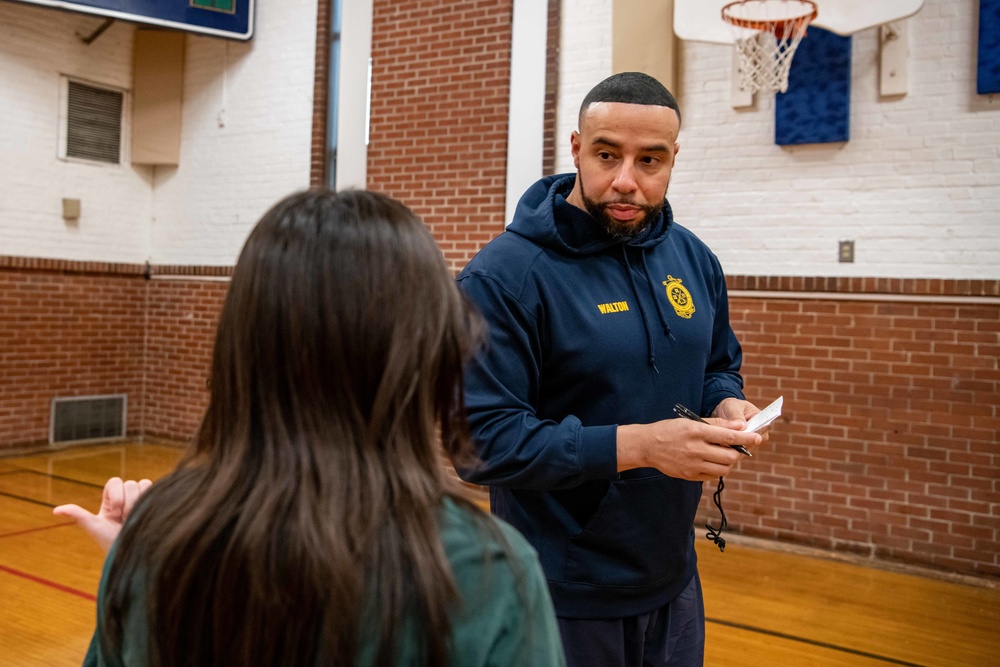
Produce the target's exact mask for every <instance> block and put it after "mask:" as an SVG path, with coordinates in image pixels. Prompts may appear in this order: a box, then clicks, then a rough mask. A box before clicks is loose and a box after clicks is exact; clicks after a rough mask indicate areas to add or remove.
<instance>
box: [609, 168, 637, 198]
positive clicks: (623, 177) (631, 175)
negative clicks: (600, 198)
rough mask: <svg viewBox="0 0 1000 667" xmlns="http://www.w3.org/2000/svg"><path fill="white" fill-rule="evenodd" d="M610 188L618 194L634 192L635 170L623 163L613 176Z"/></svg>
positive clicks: (635, 186)
mask: <svg viewBox="0 0 1000 667" xmlns="http://www.w3.org/2000/svg"><path fill="white" fill-rule="evenodd" d="M611 187H613V188H614V189H615V190H616V191H618V192H635V191H636V189H637V188H638V186H637V185H636V183H635V169H634V168H633V166H632V164H631V163H629V162H627V161H625V162H623V163H622V166H621V167H619V169H618V173H617V174H615V180H614V181H612V183H611Z"/></svg>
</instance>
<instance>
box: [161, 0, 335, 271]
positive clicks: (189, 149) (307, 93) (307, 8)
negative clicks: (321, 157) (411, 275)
mask: <svg viewBox="0 0 1000 667" xmlns="http://www.w3.org/2000/svg"><path fill="white" fill-rule="evenodd" d="M256 8H257V20H256V30H255V33H254V38H253V39H252V40H250V41H249V42H233V41H226V40H219V39H212V38H207V37H200V36H194V37H192V36H189V37H188V48H187V60H186V66H185V84H184V114H183V119H182V127H183V130H182V137H181V158H180V166H179V167H177V168H176V169H167V168H162V167H161V168H157V170H156V182H155V202H156V212H155V215H156V219H155V222H154V225H153V234H152V246H153V249H154V263H158V264H232V263H233V262H235V260H236V257H237V255H238V254H239V251H240V248H241V247H242V245H243V241H244V240H245V239H246V236H247V234H248V233H249V232H250V229H251V228H252V227H253V225H254V224H255V223H256V222H257V220H258V219H259V218H260V216H261V215H262V214H263V213H264V212H265V211H266V210H267V209H268V208H269V207H270V206H271V205H272V204H274V203H275V202H276V201H277V200H278V199H279V198H280V197H282V196H284V195H286V194H288V193H290V192H293V191H295V190H302V189H305V188H307V187H308V186H309V159H310V144H311V139H312V105H313V72H314V64H315V44H316V39H315V26H316V0H287V1H285V2H281V3H273V2H271V3H269V2H258V3H257V5H256Z"/></svg>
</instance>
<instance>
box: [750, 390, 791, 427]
mask: <svg viewBox="0 0 1000 667" xmlns="http://www.w3.org/2000/svg"><path fill="white" fill-rule="evenodd" d="M784 400H785V397H784V396H779V397H778V398H777V399H775V401H774V402H773V403H771V405H769V406H767V407H766V408H764V409H763V410H761V411H760V412H758V413H757V414H755V415H754V416H753V417H751V418H750V421H748V422H747V428H746V430H748V431H759V430H761V429H762V428H764V427H765V426H767V425H768V424H770V423H771V422H773V421H774V420H775V419H777V418H778V417H780V416H781V404H782V403H783V402H784Z"/></svg>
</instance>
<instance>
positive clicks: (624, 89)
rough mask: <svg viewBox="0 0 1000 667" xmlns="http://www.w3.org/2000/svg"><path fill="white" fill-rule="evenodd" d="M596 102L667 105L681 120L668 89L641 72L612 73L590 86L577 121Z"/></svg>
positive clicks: (580, 120) (678, 110)
mask: <svg viewBox="0 0 1000 667" xmlns="http://www.w3.org/2000/svg"><path fill="white" fill-rule="evenodd" d="M597 102H618V103H621V104H647V105H653V106H658V107H669V108H671V109H673V110H674V111H675V112H676V113H677V122H678V123H680V120H681V110H680V108H679V107H678V106H677V100H675V99H674V96H673V95H672V94H671V93H670V91H669V90H667V89H666V88H665V87H664V85H663V84H662V83H660V82H659V81H657V80H656V79H654V78H653V77H651V76H649V75H648V74H643V73H642V72H620V73H618V74H612V75H611V76H609V77H608V78H607V79H605V80H604V81H601V82H600V83H599V84H597V85H596V86H594V87H593V88H591V90H590V92H589V93H587V96H586V97H585V98H583V104H581V105H580V116H579V118H578V119H577V122H578V123H582V122H583V113H584V112H585V111H586V110H587V107H589V106H590V105H591V104H596V103H597Z"/></svg>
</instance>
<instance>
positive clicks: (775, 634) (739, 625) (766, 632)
mask: <svg viewBox="0 0 1000 667" xmlns="http://www.w3.org/2000/svg"><path fill="white" fill-rule="evenodd" d="M705 621H706V622H708V623H716V624H718V625H725V626H728V627H730V628H737V629H739V630H747V631H749V632H756V633H758V634H762V635H771V636H772V637H779V638H781V639H788V640H790V641H793V642H801V643H803V644H810V645H812V646H820V647H822V648H828V649H831V650H833V651H840V652H841V653H850V654H851V655H858V656H862V657H865V658H871V659H872V660H881V661H882V662H888V663H890V664H893V665H903V666H904V667H926V665H921V664H919V663H916V662H906V661H905V660H897V659H896V658H890V657H888V656H884V655H878V654H877V653H868V652H866V651H859V650H857V649H853V648H848V647H846V646H838V645H837V644H828V643H826V642H821V641H817V640H815V639H806V638H805V637H796V636H795V635H788V634H785V633H784V632H775V631H774V630H765V629H764V628H758V627H754V626H752V625H744V624H742V623H733V622H732V621H723V620H720V619H718V618H706V619H705Z"/></svg>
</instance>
